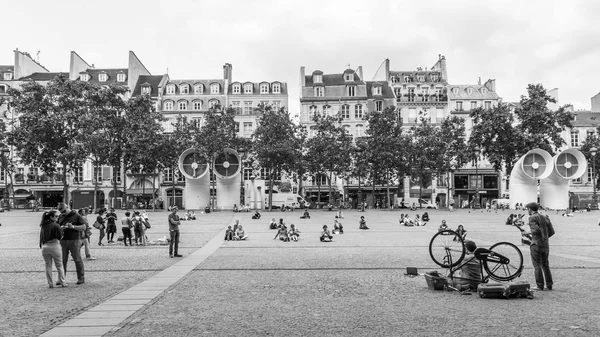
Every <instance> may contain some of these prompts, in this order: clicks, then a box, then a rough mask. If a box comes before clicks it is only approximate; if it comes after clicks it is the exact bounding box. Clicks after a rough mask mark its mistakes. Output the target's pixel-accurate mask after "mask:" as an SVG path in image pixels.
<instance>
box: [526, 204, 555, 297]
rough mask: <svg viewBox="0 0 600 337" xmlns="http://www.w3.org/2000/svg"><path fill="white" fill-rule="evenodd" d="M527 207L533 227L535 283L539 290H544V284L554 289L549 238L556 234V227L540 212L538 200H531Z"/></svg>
mask: <svg viewBox="0 0 600 337" xmlns="http://www.w3.org/2000/svg"><path fill="white" fill-rule="evenodd" d="M525 207H526V208H527V212H528V213H529V228H530V229H531V233H530V234H531V243H530V246H529V250H530V252H531V262H532V263H533V269H534V273H535V283H536V284H537V289H538V290H544V285H545V286H546V289H547V290H552V286H553V284H554V282H553V280H552V273H551V272H550V264H549V263H548V255H550V244H549V240H548V238H550V237H551V236H552V235H554V228H553V227H552V223H551V222H550V219H549V218H548V217H547V216H544V215H541V214H540V213H538V210H539V205H538V204H537V203H536V202H530V203H528V204H527V205H525ZM524 234H528V233H524Z"/></svg>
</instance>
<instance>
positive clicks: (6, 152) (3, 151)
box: [0, 147, 10, 211]
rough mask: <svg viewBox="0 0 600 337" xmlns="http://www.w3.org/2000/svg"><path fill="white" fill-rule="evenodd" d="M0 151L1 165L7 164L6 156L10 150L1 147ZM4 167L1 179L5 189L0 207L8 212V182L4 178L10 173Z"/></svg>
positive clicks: (6, 167) (6, 166)
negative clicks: (0, 155) (0, 153)
mask: <svg viewBox="0 0 600 337" xmlns="http://www.w3.org/2000/svg"><path fill="white" fill-rule="evenodd" d="M1 151H2V163H3V164H6V163H8V156H9V155H10V149H8V148H7V147H3V148H2V150H1ZM4 166H5V167H3V168H4V177H3V178H4V186H5V188H4V195H3V199H4V205H0V207H4V208H6V210H8V211H10V201H9V200H8V198H9V194H8V188H9V185H8V181H7V179H6V177H7V176H8V175H9V174H10V173H9V172H8V164H7V165H4Z"/></svg>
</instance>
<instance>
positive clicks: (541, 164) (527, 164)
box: [509, 149, 552, 208]
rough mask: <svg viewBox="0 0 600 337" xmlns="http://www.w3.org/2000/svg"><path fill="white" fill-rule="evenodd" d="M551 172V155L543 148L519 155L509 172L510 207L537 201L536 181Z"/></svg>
mask: <svg viewBox="0 0 600 337" xmlns="http://www.w3.org/2000/svg"><path fill="white" fill-rule="evenodd" d="M551 173H552V156H551V155H550V153H548V152H547V151H545V150H542V149H534V150H531V151H529V152H527V153H526V154H525V155H524V156H523V157H521V158H520V159H519V160H518V161H517V163H516V164H515V166H514V167H513V169H512V172H511V173H510V183H509V190H510V207H511V208H514V207H515V204H517V203H522V204H523V206H524V205H526V204H527V203H529V202H532V201H537V181H538V179H544V178H546V177H548V176H549V175H550V174H551Z"/></svg>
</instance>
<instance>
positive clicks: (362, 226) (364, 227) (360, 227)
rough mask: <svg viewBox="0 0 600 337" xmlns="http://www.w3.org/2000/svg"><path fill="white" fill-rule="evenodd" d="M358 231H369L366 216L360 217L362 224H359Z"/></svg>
mask: <svg viewBox="0 0 600 337" xmlns="http://www.w3.org/2000/svg"><path fill="white" fill-rule="evenodd" d="M358 225H359V226H358V229H369V227H367V221H366V220H365V217H364V216H361V217H360V222H359V223H358Z"/></svg>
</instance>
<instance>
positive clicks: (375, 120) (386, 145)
mask: <svg viewBox="0 0 600 337" xmlns="http://www.w3.org/2000/svg"><path fill="white" fill-rule="evenodd" d="M366 120H367V122H368V126H367V130H366V137H365V140H366V144H365V145H366V149H367V151H363V152H362V153H361V155H362V156H365V157H367V158H368V162H369V163H371V169H372V172H373V180H372V183H373V195H375V190H374V188H375V182H376V181H382V182H384V183H385V184H386V187H387V197H386V199H387V207H388V208H391V207H392V205H393V201H392V200H390V198H389V195H390V191H389V186H390V184H391V183H392V182H393V181H394V180H396V179H398V181H399V186H398V191H400V189H401V187H402V186H401V184H402V179H403V178H404V176H405V175H406V172H407V171H408V167H407V165H406V164H407V162H406V160H403V159H404V158H406V152H405V150H406V146H405V143H406V139H405V135H404V133H403V129H402V119H401V118H400V116H399V112H398V111H397V110H396V108H395V107H393V106H391V107H388V108H385V109H384V110H383V111H373V112H370V113H369V114H368V115H367V116H366ZM378 178H379V179H378Z"/></svg>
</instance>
